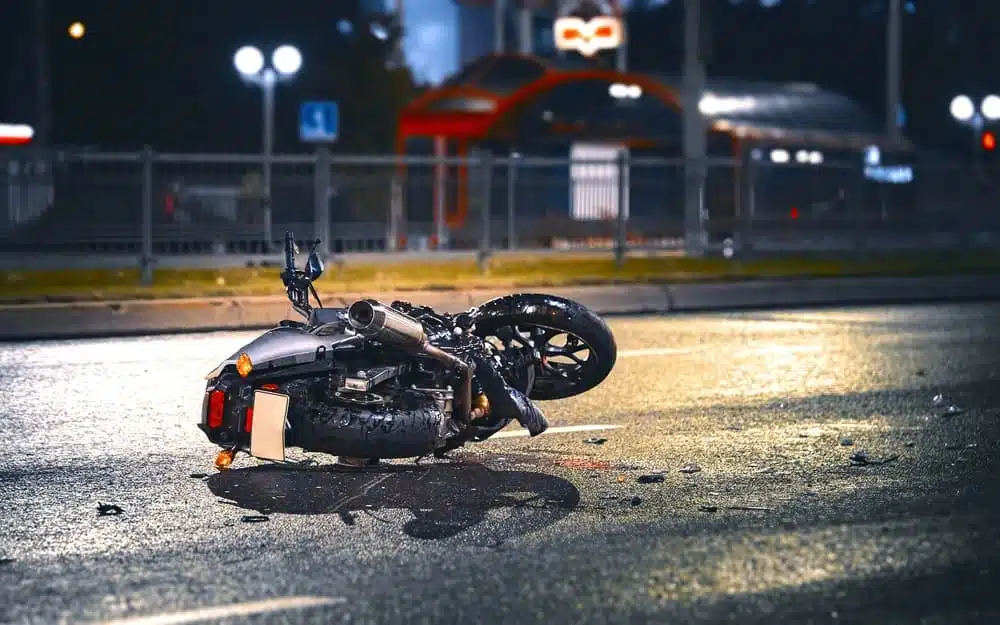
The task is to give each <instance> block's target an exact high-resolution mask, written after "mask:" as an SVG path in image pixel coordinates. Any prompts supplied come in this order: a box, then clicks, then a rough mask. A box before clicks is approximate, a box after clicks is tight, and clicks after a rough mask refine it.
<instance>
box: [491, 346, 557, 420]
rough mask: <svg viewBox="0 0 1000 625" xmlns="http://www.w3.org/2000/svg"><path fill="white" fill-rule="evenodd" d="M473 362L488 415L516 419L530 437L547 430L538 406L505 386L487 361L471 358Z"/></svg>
mask: <svg viewBox="0 0 1000 625" xmlns="http://www.w3.org/2000/svg"><path fill="white" fill-rule="evenodd" d="M473 361H474V362H475V363H476V378H477V379H478V380H479V385H480V386H481V387H482V388H483V393H485V394H486V397H487V398H488V399H489V403H490V413H491V414H492V415H493V416H494V417H497V418H500V419H505V418H506V419H516V420H517V422H518V423H519V424H521V427H523V428H524V429H526V430H528V433H529V434H531V435H532V436H538V435H539V434H541V433H542V432H544V431H545V430H547V429H548V428H549V422H548V421H547V420H546V419H545V415H543V414H542V411H541V410H539V409H538V406H536V405H535V403H534V402H533V401H531V400H530V399H528V396H527V395H525V394H524V393H522V392H521V391H519V390H517V389H516V388H513V387H512V386H511V385H510V384H507V381H506V380H504V379H503V376H501V375H500V374H499V373H497V371H496V369H494V368H493V366H492V365H491V363H490V362H489V361H488V360H486V359H484V358H480V357H475V356H473Z"/></svg>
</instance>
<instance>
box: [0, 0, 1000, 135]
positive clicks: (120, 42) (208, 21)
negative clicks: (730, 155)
mask: <svg viewBox="0 0 1000 625" xmlns="http://www.w3.org/2000/svg"><path fill="white" fill-rule="evenodd" d="M632 4H637V5H641V4H648V5H652V8H650V9H648V11H650V12H649V13H646V14H644V15H643V16H642V17H641V18H640V19H635V20H634V25H633V26H632V27H631V34H632V44H631V49H630V58H631V61H632V66H633V68H635V69H637V70H648V71H678V69H679V66H680V50H681V37H680V19H679V17H680V12H681V7H680V4H681V3H680V2H679V1H676V0H675V1H672V2H664V1H663V0H652V1H650V2H646V3H643V2H642V1H641V0H633V1H632ZM766 4H775V3H774V2H768V3H766ZM884 4H885V1H884V0H783V2H780V3H777V6H771V7H762V6H761V4H760V2H759V1H757V2H755V1H754V0H742V2H741V1H738V0H719V5H720V10H719V13H718V17H717V19H716V28H715V35H714V39H715V43H716V48H715V57H714V59H713V62H712V65H711V66H710V72H711V73H714V74H716V75H729V76H741V77H746V78H759V79H776V80H811V81H815V82H818V83H820V84H824V85H826V86H829V87H832V88H834V89H838V90H840V91H843V92H846V93H847V94H848V95H850V96H852V97H854V98H856V99H858V100H859V101H861V102H862V104H864V105H865V106H866V107H868V108H869V109H870V110H871V111H872V112H873V113H874V114H877V115H879V117H880V118H881V117H882V113H881V107H882V106H883V101H884V100H883V98H884V87H883V82H882V81H883V80H884V73H883V72H884V69H883V68H884V48H883V45H884V35H885V27H884V23H885V12H884ZM4 5H5V6H4V10H3V19H2V21H0V53H2V54H0V59H3V61H0V86H2V88H3V90H2V91H0V118H2V119H3V120H4V121H18V120H27V121H33V115H34V96H35V93H34V64H33V52H34V48H33V46H34V38H33V27H32V22H31V19H30V18H31V15H30V12H31V1H30V0H8V2H5V3H4ZM356 5H357V2H355V1H352V0H337V1H335V2H331V1H330V0H325V1H321V0H287V1H286V2H273V1H263V0H241V1H240V2H236V1H234V0H213V1H211V2H206V1H204V0H200V1H195V0H170V1H169V2H167V1H163V0H160V1H155V0H150V1H147V2H135V1H128V0H102V1H100V2H89V3H84V2H79V1H72V0H49V6H50V8H49V22H50V24H49V38H50V59H51V68H52V72H51V80H52V100H53V116H54V120H55V121H54V128H53V134H54V139H55V141H56V142H57V143H59V144H63V145H81V144H82V145H101V146H103V147H106V148H114V149H134V148H137V147H139V146H141V145H143V144H151V145H153V146H154V147H157V148H159V149H163V150H190V151H195V150H213V151H252V150H255V149H257V148H258V146H259V140H260V139H259V125H260V115H261V111H260V93H259V91H258V90H256V89H252V88H249V87H247V86H245V85H244V84H242V83H241V82H240V80H239V79H238V77H237V76H236V74H235V72H234V70H233V68H232V55H233V52H234V51H235V50H236V49H237V48H238V47H239V46H240V45H241V44H244V43H253V44H256V45H258V46H261V47H262V48H265V49H266V48H273V47H274V46H276V45H278V44H280V43H286V42H288V43H293V44H295V45H297V46H299V48H300V49H302V51H303V54H304V57H305V65H304V67H303V69H302V72H301V74H300V75H299V76H298V77H297V79H296V80H295V82H294V83H292V84H290V85H287V86H283V87H282V88H281V89H280V90H279V92H278V115H277V120H278V121H277V130H278V149H279V150H281V149H283V150H297V149H299V146H298V144H297V137H296V121H297V109H298V103H299V102H300V101H301V100H305V99H338V100H342V101H343V100H347V99H350V98H355V99H358V98H360V99H361V100H363V99H364V95H363V94H362V93H359V92H360V91H364V89H367V88H368V87H366V86H365V85H364V84H362V83H363V82H364V81H361V82H359V81H358V79H357V77H356V76H355V77H352V75H351V70H352V68H355V66H357V65H358V64H359V60H358V56H359V55H360V54H361V53H360V52H358V48H357V47H356V46H354V45H353V44H352V43H351V41H352V40H353V38H356V37H357V36H358V33H359V32H367V31H365V30H363V29H361V30H355V31H354V33H353V34H352V35H345V34H344V32H343V22H342V20H344V19H348V20H352V19H356V17H357V15H356V14H352V12H353V11H356V10H357V9H356ZM407 5H408V7H409V13H408V15H407V18H406V20H405V26H406V29H407V34H408V37H407V39H406V45H405V46H404V49H405V50H406V53H407V59H408V62H409V63H410V65H411V67H412V68H413V70H414V73H415V74H417V76H418V78H421V79H424V80H431V81H436V80H440V78H441V77H443V76H444V75H446V74H447V73H449V72H450V71H452V70H453V69H454V67H453V64H454V60H453V54H454V50H455V48H456V46H455V41H454V37H455V34H454V33H453V32H450V31H449V30H448V28H447V24H448V19H450V16H451V15H453V11H454V8H453V7H452V6H451V5H450V0H408V1H407ZM908 9H909V11H908V13H907V15H906V26H905V41H906V46H905V59H906V60H905V86H904V92H905V93H904V101H905V104H906V108H907V113H908V117H909V119H910V121H911V128H910V133H911V135H915V136H916V137H917V138H918V139H920V140H923V141H924V142H930V143H934V144H938V143H940V144H947V143H949V142H954V141H955V140H956V137H958V136H959V135H960V133H959V131H958V129H956V128H955V127H954V126H955V124H954V123H953V122H952V121H951V120H950V118H949V117H948V113H947V103H948V101H949V100H950V98H951V97H952V96H953V95H955V94H956V93H958V92H960V91H962V92H970V93H971V94H984V93H986V92H989V91H1000V74H998V72H997V70H996V65H995V63H994V62H989V63H987V62H986V61H985V60H984V59H995V58H1000V37H997V36H996V33H997V32H998V25H1000V3H998V2H996V1H992V0H950V1H948V0H913V1H912V2H910V3H908ZM75 20H81V21H83V22H84V23H85V24H86V25H87V34H86V36H85V37H84V38H83V39H82V40H79V41H77V40H73V39H71V38H70V37H69V36H68V35H67V32H66V29H67V27H68V26H69V24H71V23H72V22H73V21H75ZM370 73H371V74H372V76H370V77H369V81H368V83H367V84H370V83H371V81H378V80H380V78H379V76H377V75H376V74H377V72H370ZM359 85H360V86H359ZM355 108H356V109H357V110H362V111H363V110H365V109H364V108H363V107H361V108H358V107H355ZM345 123H347V122H345Z"/></svg>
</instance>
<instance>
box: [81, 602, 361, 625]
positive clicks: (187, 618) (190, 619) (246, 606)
mask: <svg viewBox="0 0 1000 625" xmlns="http://www.w3.org/2000/svg"><path fill="white" fill-rule="evenodd" d="M346 601H347V599H345V598H344V597H282V598H280V599H269V600H267V601H254V602H250V603H236V604H233V605H223V606H218V607H215V608H200V609H197V610H186V611H184V612H174V613H173V614H157V615H154V616H140V617H136V618H125V619H119V620H114V621H105V622H103V623H101V625H183V624H184V623H196V622H198V621H210V620H214V621H217V620H220V619H226V618H236V617H246V616H250V615H253V614H263V613H265V612H277V611H279V610H296V609H298V610H300V609H302V608H311V607H314V606H320V605H333V604H336V603H344V602H346Z"/></svg>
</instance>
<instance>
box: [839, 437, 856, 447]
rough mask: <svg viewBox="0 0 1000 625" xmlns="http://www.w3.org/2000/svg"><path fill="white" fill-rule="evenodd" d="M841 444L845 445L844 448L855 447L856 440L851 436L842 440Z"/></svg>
mask: <svg viewBox="0 0 1000 625" xmlns="http://www.w3.org/2000/svg"><path fill="white" fill-rule="evenodd" d="M840 444H841V445H843V446H844V447H851V446H852V445H854V439H853V438H851V437H849V436H845V437H844V438H842V439H840Z"/></svg>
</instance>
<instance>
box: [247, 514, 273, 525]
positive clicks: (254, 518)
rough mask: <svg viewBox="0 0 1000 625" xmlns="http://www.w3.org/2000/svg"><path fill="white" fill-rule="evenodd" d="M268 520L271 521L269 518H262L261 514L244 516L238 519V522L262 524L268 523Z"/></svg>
mask: <svg viewBox="0 0 1000 625" xmlns="http://www.w3.org/2000/svg"><path fill="white" fill-rule="evenodd" d="M270 520H271V517H266V516H264V515H262V514H257V515H247V516H244V517H242V518H240V521H241V522H243V523H264V522H265V521H270Z"/></svg>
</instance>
